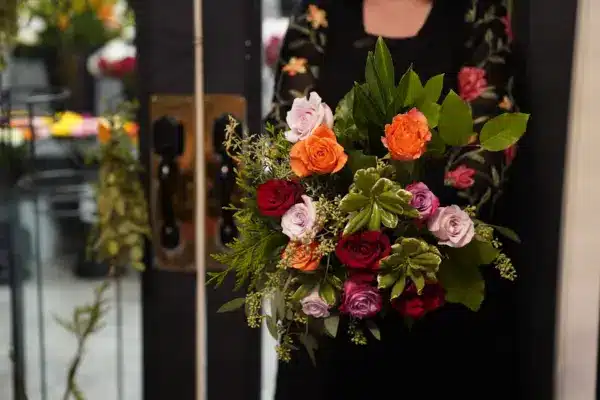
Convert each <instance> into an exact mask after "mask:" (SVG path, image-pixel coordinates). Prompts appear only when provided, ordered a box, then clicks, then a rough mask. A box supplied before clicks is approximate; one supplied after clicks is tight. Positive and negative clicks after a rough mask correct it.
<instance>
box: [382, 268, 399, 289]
mask: <svg viewBox="0 0 600 400" xmlns="http://www.w3.org/2000/svg"><path fill="white" fill-rule="evenodd" d="M399 278H400V273H399V272H391V273H389V274H379V275H377V287H378V288H379V289H387V288H390V287H392V285H393V284H394V283H396V281H397V280H398V279H399Z"/></svg>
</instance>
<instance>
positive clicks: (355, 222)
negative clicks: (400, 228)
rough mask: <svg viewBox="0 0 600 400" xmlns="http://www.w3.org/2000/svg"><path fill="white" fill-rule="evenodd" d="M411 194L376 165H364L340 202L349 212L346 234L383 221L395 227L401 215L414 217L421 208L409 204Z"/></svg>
mask: <svg viewBox="0 0 600 400" xmlns="http://www.w3.org/2000/svg"><path fill="white" fill-rule="evenodd" d="M411 198H412V194H411V193H410V192H407V191H406V190H404V189H402V188H401V187H400V185H398V184H397V183H395V182H393V181H392V180H390V179H388V178H383V177H381V173H380V171H378V170H377V169H376V168H368V169H361V170H359V171H357V172H356V174H354V184H353V185H352V186H351V187H350V190H349V193H348V194H347V195H346V196H344V198H343V199H342V201H341V202H340V210H341V211H343V212H346V213H349V214H350V217H349V221H348V223H347V224H346V227H345V228H344V235H350V234H352V233H354V232H357V231H359V230H360V229H362V228H364V227H367V229H368V230H373V231H375V230H379V229H380V228H381V225H382V224H383V225H384V226H385V227H387V228H395V227H396V226H397V225H398V219H399V217H407V218H415V217H417V216H418V212H417V211H416V210H415V209H414V208H412V207H411V206H410V204H409V203H410V200H411Z"/></svg>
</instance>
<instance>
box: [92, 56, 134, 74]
mask: <svg viewBox="0 0 600 400" xmlns="http://www.w3.org/2000/svg"><path fill="white" fill-rule="evenodd" d="M135 66H136V59H135V57H125V58H124V59H122V60H119V61H115V62H109V61H107V60H106V59H104V58H101V59H100V61H98V68H99V69H100V71H101V72H102V74H103V75H105V76H109V77H111V78H118V79H123V78H124V77H125V76H127V75H130V74H132V73H133V72H134V71H135Z"/></svg>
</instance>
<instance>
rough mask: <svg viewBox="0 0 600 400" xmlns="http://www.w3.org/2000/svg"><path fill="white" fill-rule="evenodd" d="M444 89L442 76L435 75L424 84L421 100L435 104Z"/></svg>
mask: <svg viewBox="0 0 600 400" xmlns="http://www.w3.org/2000/svg"><path fill="white" fill-rule="evenodd" d="M443 88H444V74H440V75H436V76H434V77H433V78H431V79H429V80H428V81H427V83H425V90H424V95H423V100H424V101H426V102H432V103H437V101H438V100H439V99H440V96H441V94H442V89H443Z"/></svg>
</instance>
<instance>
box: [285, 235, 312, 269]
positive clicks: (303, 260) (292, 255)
mask: <svg viewBox="0 0 600 400" xmlns="http://www.w3.org/2000/svg"><path fill="white" fill-rule="evenodd" d="M318 247H319V245H318V244H317V243H316V242H313V243H311V244H309V245H305V244H302V243H297V242H290V244H288V247H287V248H286V249H285V252H284V253H283V254H284V257H289V262H290V266H291V267H292V268H295V269H297V270H300V271H304V272H310V271H314V270H316V269H317V268H318V267H319V263H320V262H321V255H320V254H319V253H318V252H317V248H318Z"/></svg>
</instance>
